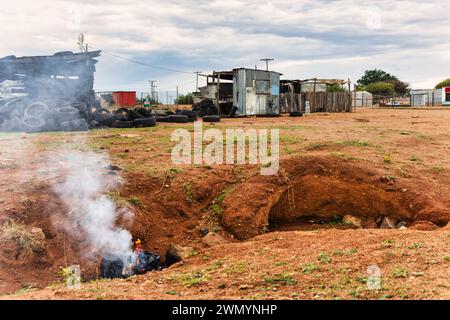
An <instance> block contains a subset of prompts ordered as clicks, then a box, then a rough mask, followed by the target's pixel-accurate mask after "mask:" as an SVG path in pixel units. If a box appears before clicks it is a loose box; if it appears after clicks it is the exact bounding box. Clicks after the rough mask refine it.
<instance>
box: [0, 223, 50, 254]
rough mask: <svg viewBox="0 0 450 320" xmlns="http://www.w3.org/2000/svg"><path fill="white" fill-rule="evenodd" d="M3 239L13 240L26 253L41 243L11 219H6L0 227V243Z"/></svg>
mask: <svg viewBox="0 0 450 320" xmlns="http://www.w3.org/2000/svg"><path fill="white" fill-rule="evenodd" d="M5 241H14V242H15V243H16V244H17V245H18V246H19V247H20V248H21V249H22V250H23V251H24V253H25V254H26V255H29V254H31V253H32V252H33V251H36V250H38V249H40V248H42V243H41V242H40V241H38V240H37V239H36V238H34V236H33V235H32V234H31V232H29V231H28V230H27V228H26V227H25V226H24V225H22V224H19V223H17V222H14V221H13V220H6V221H5V222H4V223H3V225H2V226H1V227H0V243H1V242H5Z"/></svg>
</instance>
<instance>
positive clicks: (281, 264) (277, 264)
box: [274, 261, 287, 267]
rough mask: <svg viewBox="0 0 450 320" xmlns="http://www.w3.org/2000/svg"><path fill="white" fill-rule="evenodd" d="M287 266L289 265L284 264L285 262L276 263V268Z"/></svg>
mask: <svg viewBox="0 0 450 320" xmlns="http://www.w3.org/2000/svg"><path fill="white" fill-rule="evenodd" d="M285 265H287V262H284V261H279V262H276V263H274V266H275V267H282V266H285Z"/></svg>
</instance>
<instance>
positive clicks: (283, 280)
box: [264, 272, 297, 286]
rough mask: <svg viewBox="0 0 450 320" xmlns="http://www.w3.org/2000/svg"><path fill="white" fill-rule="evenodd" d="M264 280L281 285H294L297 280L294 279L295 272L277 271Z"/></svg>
mask: <svg viewBox="0 0 450 320" xmlns="http://www.w3.org/2000/svg"><path fill="white" fill-rule="evenodd" d="M264 282H266V283H270V284H282V285H289V286H294V285H296V284H297V280H295V273H287V272H284V273H278V274H276V275H274V276H273V277H270V278H265V279H264Z"/></svg>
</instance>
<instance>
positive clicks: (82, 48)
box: [77, 33, 87, 52]
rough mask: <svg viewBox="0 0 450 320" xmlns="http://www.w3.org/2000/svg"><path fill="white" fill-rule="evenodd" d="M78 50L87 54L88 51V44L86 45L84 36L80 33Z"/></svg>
mask: <svg viewBox="0 0 450 320" xmlns="http://www.w3.org/2000/svg"><path fill="white" fill-rule="evenodd" d="M77 44H78V48H79V49H80V52H86V51H87V44H86V45H85V44H84V34H83V33H80V34H79V35H78V42H77Z"/></svg>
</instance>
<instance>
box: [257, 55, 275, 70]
mask: <svg viewBox="0 0 450 320" xmlns="http://www.w3.org/2000/svg"><path fill="white" fill-rule="evenodd" d="M274 60H275V59H270V58H264V59H259V61H265V62H266V71H269V61H274Z"/></svg>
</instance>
